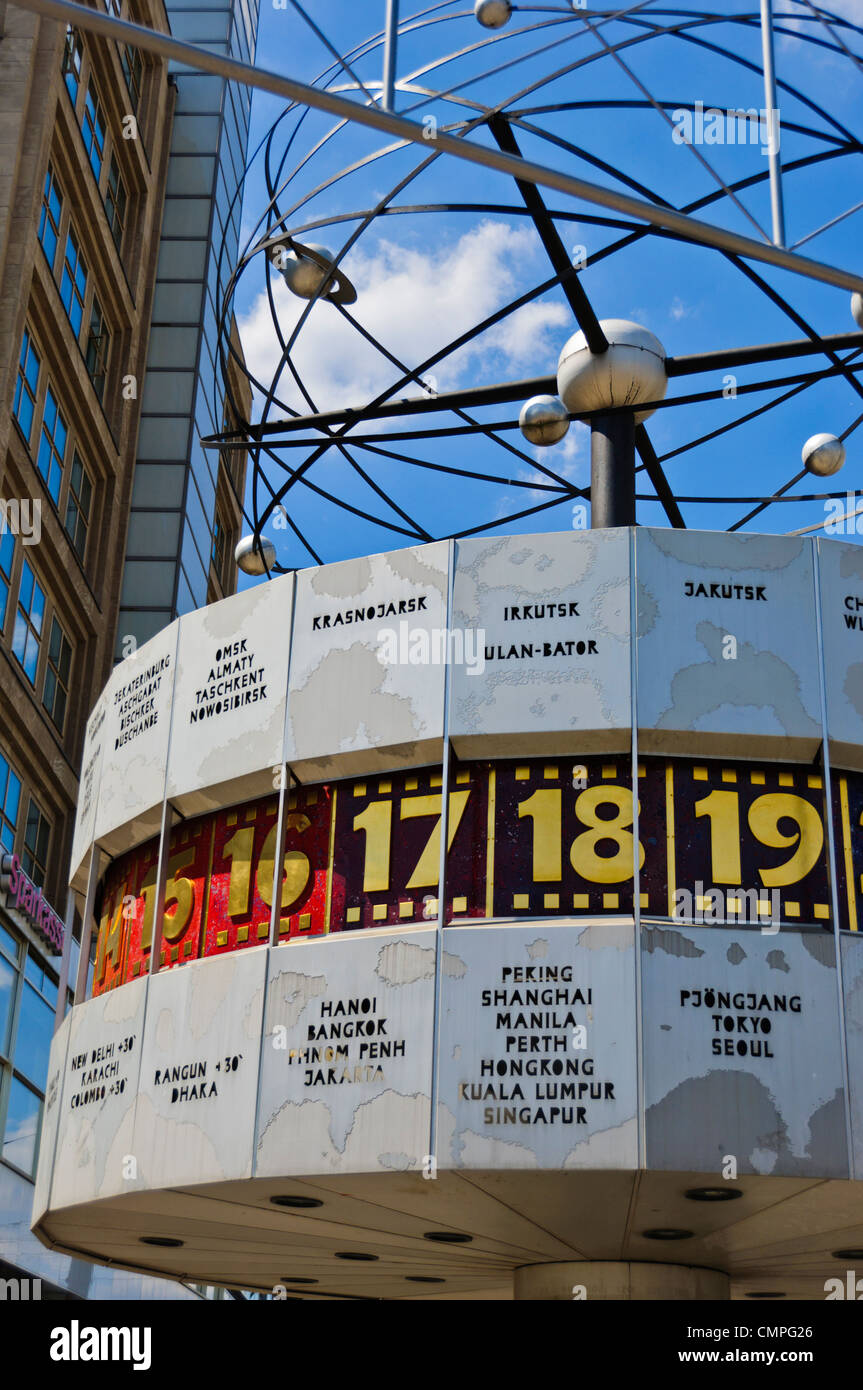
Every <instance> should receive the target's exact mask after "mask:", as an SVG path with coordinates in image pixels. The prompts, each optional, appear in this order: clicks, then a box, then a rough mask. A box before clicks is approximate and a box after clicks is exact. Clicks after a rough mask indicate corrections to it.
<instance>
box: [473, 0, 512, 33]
mask: <svg viewBox="0 0 863 1390" xmlns="http://www.w3.org/2000/svg"><path fill="white" fill-rule="evenodd" d="M473 12H474V14H475V15H476V17H477V19H478V20H479V22H480V24H481V25H482V26H483V28H484V29H502V28H503V26H504V25H505V24H506V22H507V20H508V19H509V17H510V15H511V14H512V4H511V0H476V4H475V5H474V7H473Z"/></svg>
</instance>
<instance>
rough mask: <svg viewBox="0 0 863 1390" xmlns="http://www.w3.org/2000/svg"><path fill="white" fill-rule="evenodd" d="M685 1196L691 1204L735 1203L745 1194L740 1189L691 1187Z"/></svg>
mask: <svg viewBox="0 0 863 1390" xmlns="http://www.w3.org/2000/svg"><path fill="white" fill-rule="evenodd" d="M685 1196H686V1197H688V1198H689V1200H690V1202H733V1201H734V1199H735V1197H742V1196H743V1193H742V1192H741V1190H740V1188H739V1187H690V1189H689V1191H688V1192H687V1193H686V1194H685Z"/></svg>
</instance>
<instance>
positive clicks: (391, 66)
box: [381, 0, 399, 111]
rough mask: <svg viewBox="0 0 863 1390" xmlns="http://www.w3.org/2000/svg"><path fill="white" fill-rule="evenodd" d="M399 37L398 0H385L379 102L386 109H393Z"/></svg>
mask: <svg viewBox="0 0 863 1390" xmlns="http://www.w3.org/2000/svg"><path fill="white" fill-rule="evenodd" d="M398 37H399V0H387V22H386V33H385V36H384V80H383V90H382V92H381V104H382V105H383V107H384V109H385V110H387V111H393V110H394V109H395V107H394V103H393V93H394V91H395V85H396V49H397V47H398Z"/></svg>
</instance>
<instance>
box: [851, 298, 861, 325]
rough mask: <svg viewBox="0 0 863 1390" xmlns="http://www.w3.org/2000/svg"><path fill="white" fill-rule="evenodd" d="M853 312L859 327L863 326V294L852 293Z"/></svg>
mask: <svg viewBox="0 0 863 1390" xmlns="http://www.w3.org/2000/svg"><path fill="white" fill-rule="evenodd" d="M851 313H852V314H853V315H854V322H855V323H856V324H857V327H858V328H863V294H856V293H855V294H852V296H851Z"/></svg>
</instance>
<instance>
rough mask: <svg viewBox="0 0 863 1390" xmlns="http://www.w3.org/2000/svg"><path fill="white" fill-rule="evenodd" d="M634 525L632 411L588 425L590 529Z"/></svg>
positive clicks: (599, 417)
mask: <svg viewBox="0 0 863 1390" xmlns="http://www.w3.org/2000/svg"><path fill="white" fill-rule="evenodd" d="M634 525H635V416H634V415H633V413H632V411H631V410H617V411H614V412H613V413H609V414H608V415H596V416H594V418H593V419H592V420H591V422H590V526H591V530H597V529H599V528H601V527H606V526H634Z"/></svg>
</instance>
